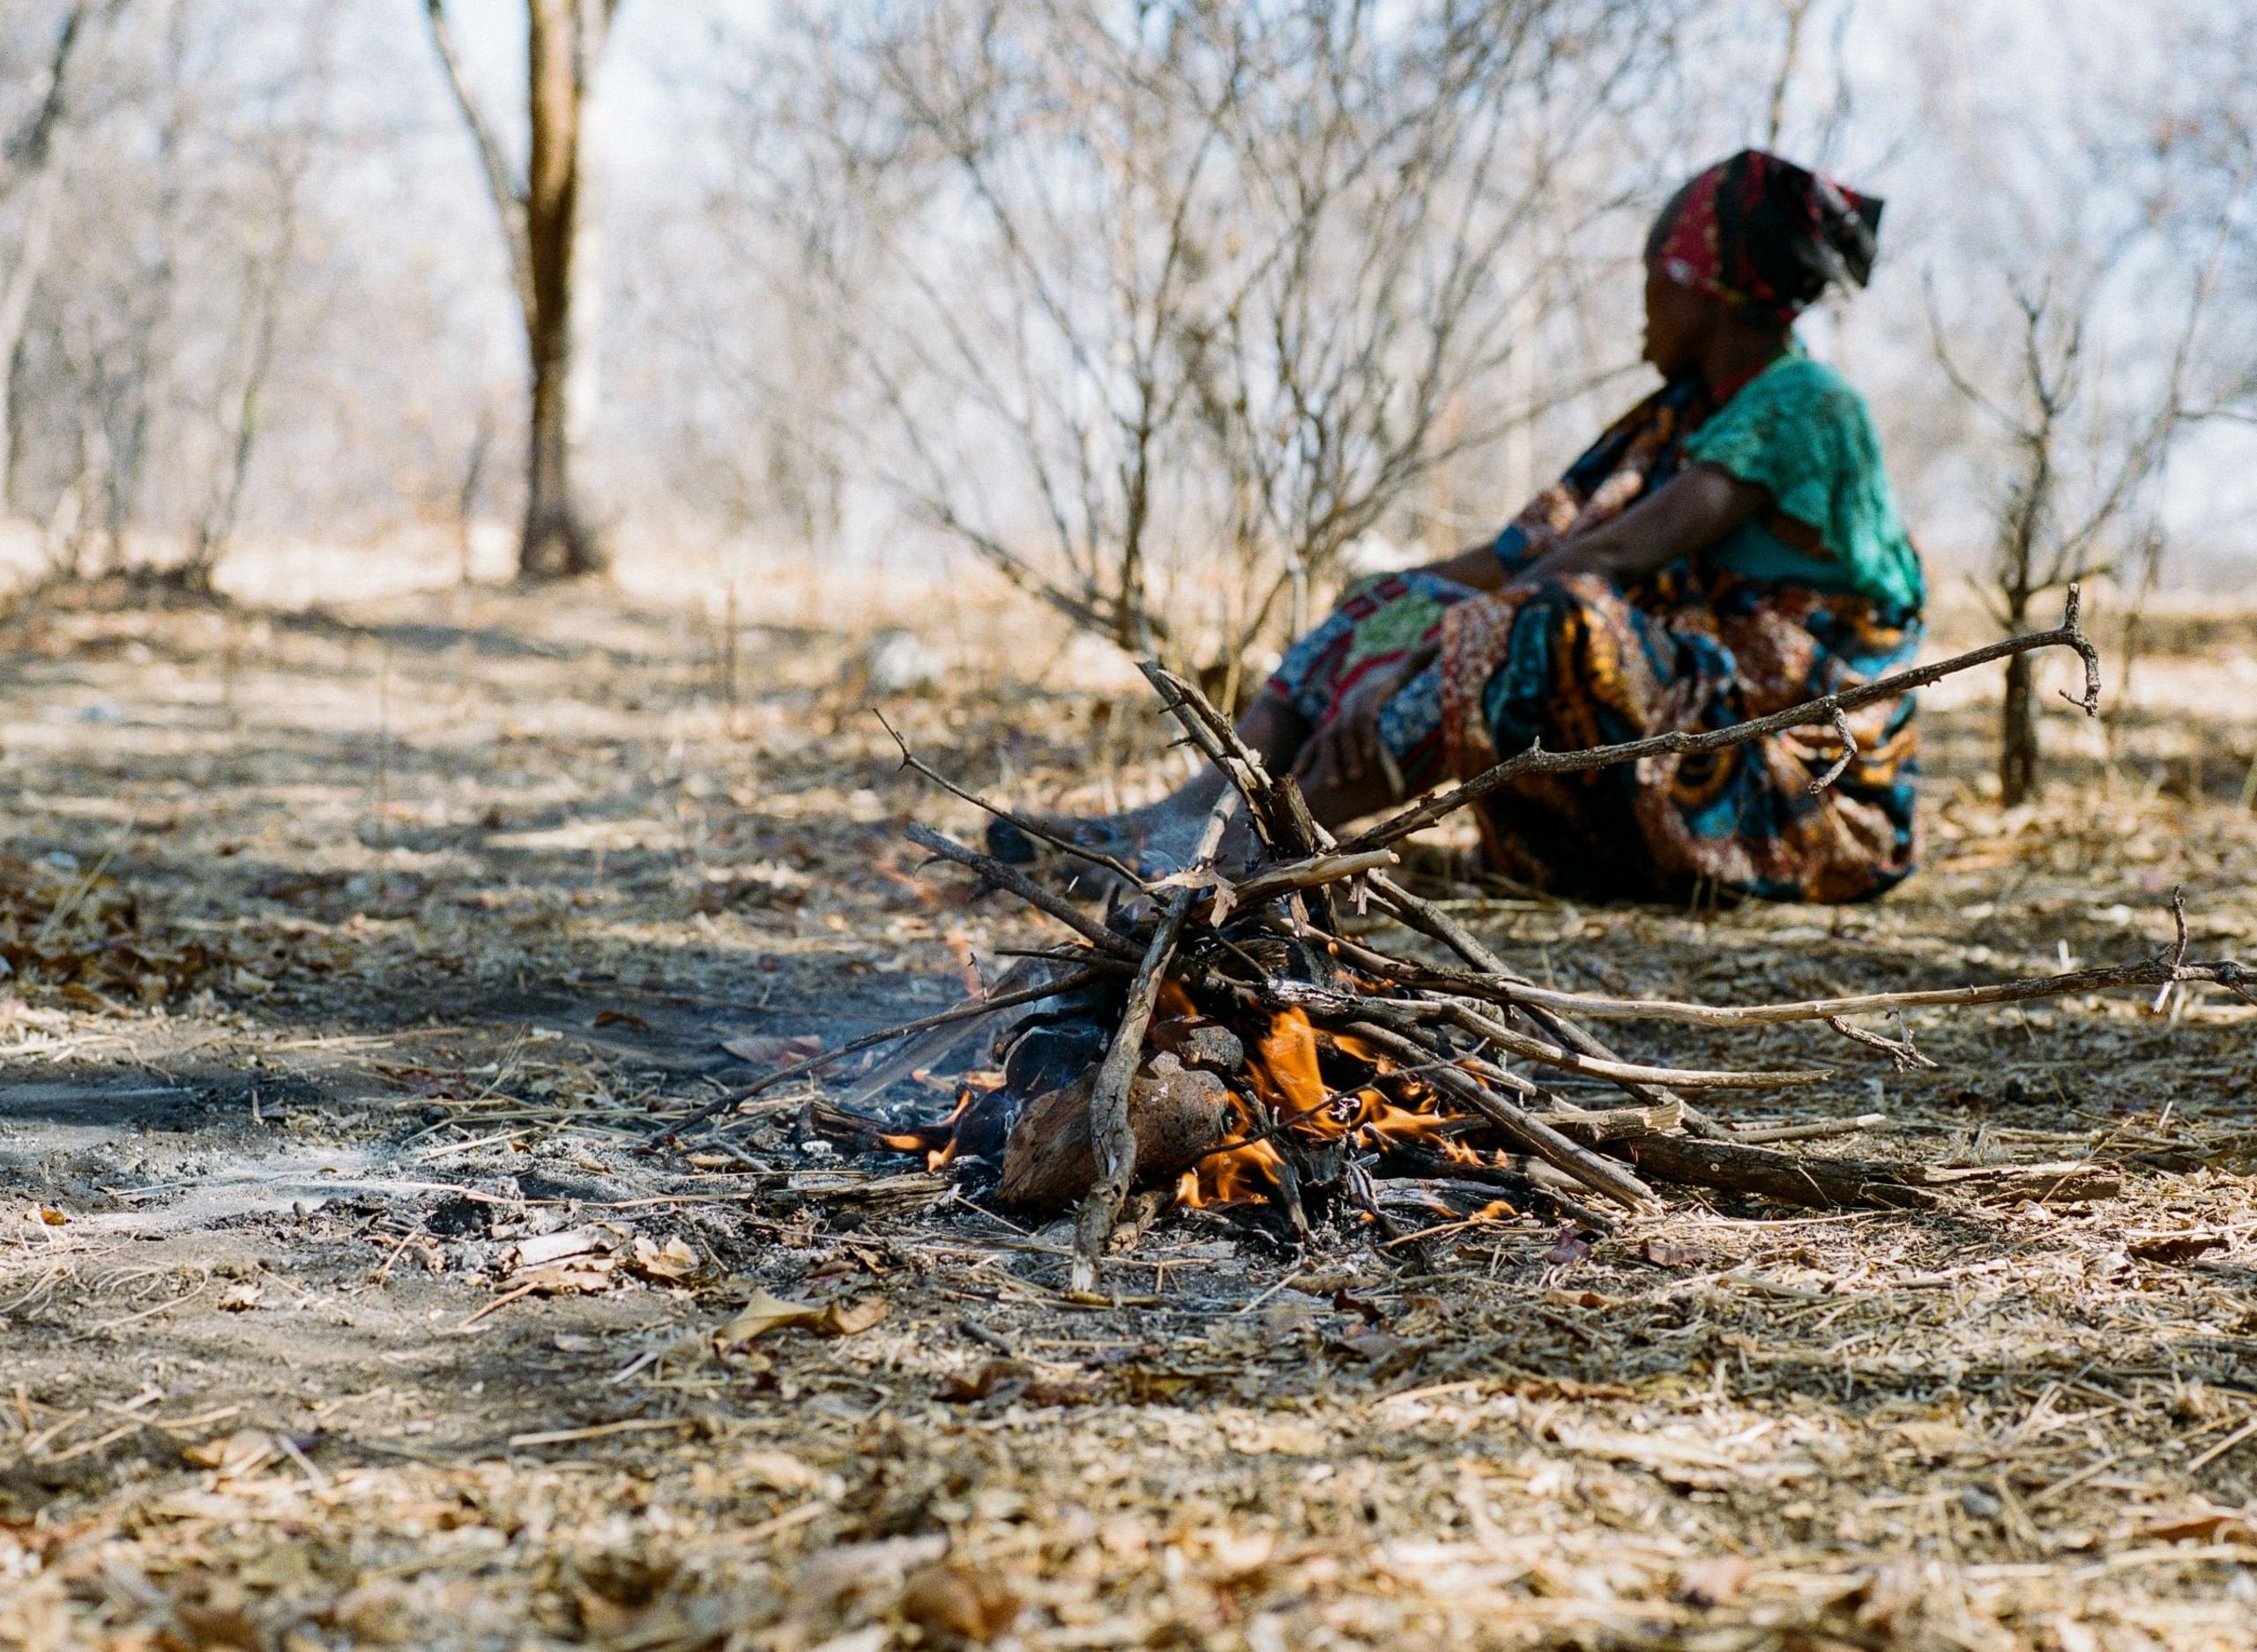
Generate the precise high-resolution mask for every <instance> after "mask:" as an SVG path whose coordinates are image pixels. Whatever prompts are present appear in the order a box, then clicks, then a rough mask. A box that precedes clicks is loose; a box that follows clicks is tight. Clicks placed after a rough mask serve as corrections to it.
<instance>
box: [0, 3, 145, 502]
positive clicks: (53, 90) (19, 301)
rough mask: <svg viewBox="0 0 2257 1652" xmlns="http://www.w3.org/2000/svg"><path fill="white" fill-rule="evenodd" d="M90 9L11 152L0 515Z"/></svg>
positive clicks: (61, 46)
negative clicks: (15, 220) (28, 326)
mask: <svg viewBox="0 0 2257 1652" xmlns="http://www.w3.org/2000/svg"><path fill="white" fill-rule="evenodd" d="M118 9H119V6H118V0H112V4H111V6H110V11H111V12H112V13H113V14H115V11H117V10H118ZM90 10H92V7H91V6H90V5H88V4H86V0H76V3H75V4H72V5H71V7H70V9H69V10H68V11H64V12H63V20H62V22H61V24H60V25H59V26H57V27H56V33H55V49H54V51H53V53H52V54H51V55H50V56H49V57H48V61H47V63H46V65H45V69H44V71H43V73H42V75H41V81H40V84H39V86H38V87H37V89H36V101H35V102H34V107H33V110H32V114H31V116H30V118H29V119H28V120H26V122H25V123H24V126H23V129H22V130H20V131H19V132H18V133H17V134H16V135H15V136H14V137H13V138H11V139H10V140H9V141H8V144H7V146H6V159H7V161H8V165H9V171H10V173H11V177H10V183H11V186H12V187H13V188H14V189H19V190H22V191H23V192H24V195H25V197H26V198H25V201H24V208H23V216H22V219H21V220H20V221H19V225H18V227H17V231H16V237H15V241H16V246H15V255H16V256H15V261H14V263H13V264H11V265H10V266H9V268H8V273H7V276H6V279H4V280H0V511H11V510H14V509H15V503H16V467H15V455H16V430H15V421H14V409H15V383H16V362H17V360H18V357H19V353H20V352H21V350H22V347H23V341H24V324H25V322H26V319H27V318H28V317H29V316H30V314H31V305H32V294H33V293H34V290H36V289H37V287H38V286H39V283H40V278H41V276H42V275H44V274H45V273H46V271H47V260H48V254H49V252H50V251H51V250H52V249H53V248H54V245H55V218H56V197H57V195H58V194H59V193H60V191H61V190H62V188H63V174H62V169H61V168H60V167H56V166H54V165H53V164H51V163H52V161H53V159H54V154H55V145H56V135H57V132H58V130H59V129H60V128H61V126H62V124H63V115H64V111H65V109H66V108H67V106H68V98H69V91H68V88H69V85H70V74H71V55H72V53H73V52H74V51H76V49H77V48H78V40H79V35H80V33H81V31H82V30H83V29H84V28H85V26H86V13H87V12H88V11H90Z"/></svg>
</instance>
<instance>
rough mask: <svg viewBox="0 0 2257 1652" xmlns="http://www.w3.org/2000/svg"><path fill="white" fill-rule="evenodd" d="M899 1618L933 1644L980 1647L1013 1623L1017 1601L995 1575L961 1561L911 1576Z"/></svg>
mask: <svg viewBox="0 0 2257 1652" xmlns="http://www.w3.org/2000/svg"><path fill="white" fill-rule="evenodd" d="M901 1615H902V1616H903V1617H904V1618H906V1619H908V1620H909V1621H910V1622H911V1623H912V1624H915V1625H916V1626H917V1627H918V1628H919V1629H920V1630H921V1631H923V1633H924V1634H925V1638H926V1639H927V1641H932V1642H933V1643H934V1644H935V1645H938V1646H944V1647H945V1646H965V1645H971V1646H984V1645H986V1644H987V1642H988V1641H993V1640H994V1638H995V1637H996V1636H997V1635H999V1634H1001V1633H1003V1632H1004V1631H1005V1630H1006V1629H1009V1627H1010V1626H1012V1625H1013V1624H1015V1623H1017V1621H1018V1616H1019V1597H1018V1595H1017V1592H1016V1591H1014V1590H1013V1589H1012V1588H1011V1586H1010V1585H1009V1583H1008V1582H1006V1581H1004V1579H1003V1576H1002V1574H1001V1573H999V1572H994V1571H991V1570H989V1569H987V1567H984V1566H981V1567H974V1566H966V1565H964V1564H963V1563H961V1562H953V1561H952V1562H950V1564H948V1565H945V1566H924V1567H921V1568H920V1569H919V1570H918V1571H917V1572H915V1573H913V1574H912V1575H911V1576H910V1579H909V1581H908V1582H907V1583H906V1584H905V1586H904V1587H903V1589H902V1591H901Z"/></svg>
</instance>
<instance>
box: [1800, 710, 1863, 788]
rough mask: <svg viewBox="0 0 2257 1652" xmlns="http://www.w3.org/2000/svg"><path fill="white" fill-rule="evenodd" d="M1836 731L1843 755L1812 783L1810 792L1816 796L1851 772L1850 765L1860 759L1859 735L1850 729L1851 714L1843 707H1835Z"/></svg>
mask: <svg viewBox="0 0 2257 1652" xmlns="http://www.w3.org/2000/svg"><path fill="white" fill-rule="evenodd" d="M1834 733H1835V735H1836V737H1837V738H1838V739H1839V740H1841V742H1842V755H1840V756H1838V757H1836V759H1835V760H1834V761H1833V762H1832V763H1829V764H1828V765H1827V767H1826V772H1825V773H1824V774H1821V775H1820V776H1819V777H1818V778H1816V779H1815V780H1813V781H1812V782H1811V783H1810V794H1811V795H1812V796H1813V797H1816V796H1817V795H1818V794H1819V793H1821V792H1823V791H1824V790H1825V789H1826V788H1827V787H1828V786H1829V785H1833V784H1834V783H1835V782H1836V780H1839V779H1840V778H1842V777H1843V776H1844V774H1846V773H1848V772H1849V769H1850V765H1851V763H1855V762H1856V761H1857V760H1858V737H1857V735H1855V734H1854V733H1851V730H1850V714H1849V713H1848V712H1847V711H1844V710H1842V708H1841V707H1839V706H1836V707H1835V708H1834Z"/></svg>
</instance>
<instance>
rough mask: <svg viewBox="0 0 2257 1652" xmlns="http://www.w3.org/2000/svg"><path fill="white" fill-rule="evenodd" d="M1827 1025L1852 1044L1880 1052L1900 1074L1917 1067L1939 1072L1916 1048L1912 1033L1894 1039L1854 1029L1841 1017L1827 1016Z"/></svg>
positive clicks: (1858, 1028) (1900, 1019)
mask: <svg viewBox="0 0 2257 1652" xmlns="http://www.w3.org/2000/svg"><path fill="white" fill-rule="evenodd" d="M1826 1024H1827V1025H1828V1026H1829V1027H1831V1028H1833V1029H1834V1031H1836V1032H1838V1033H1840V1034H1841V1035H1842V1036H1843V1037H1844V1038H1847V1039H1848V1040H1849V1041H1850V1042H1851V1043H1852V1044H1862V1045H1864V1046H1866V1048H1867V1049H1869V1050H1879V1051H1880V1052H1881V1053H1882V1054H1883V1055H1886V1056H1887V1057H1888V1059H1889V1060H1892V1061H1894V1062H1895V1063H1896V1070H1897V1071H1898V1072H1900V1073H1909V1072H1911V1070H1912V1069H1913V1068H1916V1067H1917V1068H1926V1070H1927V1071H1929V1072H1931V1073H1933V1072H1934V1071H1936V1070H1937V1067H1936V1063H1935V1062H1933V1061H1932V1060H1929V1059H1928V1058H1927V1057H1926V1056H1925V1055H1923V1054H1921V1053H1920V1052H1919V1051H1918V1049H1917V1048H1915V1047H1914V1046H1913V1043H1912V1038H1911V1034H1910V1033H1907V1034H1906V1035H1905V1036H1904V1037H1903V1038H1889V1037H1888V1036H1887V1035H1886V1034H1883V1033H1879V1032H1870V1031H1866V1029H1865V1028H1863V1027H1853V1026H1851V1024H1850V1023H1848V1022H1846V1021H1844V1020H1843V1019H1842V1017H1841V1016H1827V1017H1826ZM1898 1024H1899V1025H1900V1026H1901V1025H1903V1018H1902V1017H1901V1016H1900V1017H1899V1018H1898Z"/></svg>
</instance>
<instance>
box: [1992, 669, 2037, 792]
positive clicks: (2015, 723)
mask: <svg viewBox="0 0 2257 1652" xmlns="http://www.w3.org/2000/svg"><path fill="white" fill-rule="evenodd" d="M2017 629H2019V628H2017ZM2037 755H2038V754H2037V689H2036V686H2035V684H2034V682H2033V681H2032V679H2031V673H2030V656H2029V655H2027V654H2015V655H2014V656H2012V657H2011V658H2009V659H2007V693H2006V703H2005V705H2004V706H2003V708H2002V709H2001V711H2000V722H1999V801H2000V802H2001V803H2003V804H2004V805H2006V807H2008V808H2012V807H2015V805H2016V804H2018V803H2026V802H2028V801H2029V800H2030V799H2031V798H2033V797H2035V796H2037Z"/></svg>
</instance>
